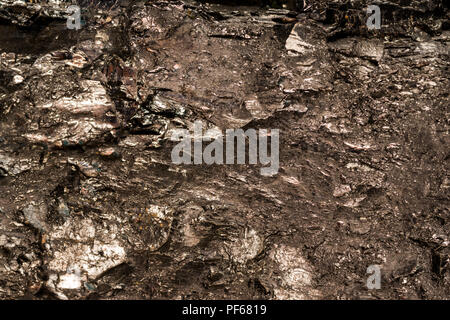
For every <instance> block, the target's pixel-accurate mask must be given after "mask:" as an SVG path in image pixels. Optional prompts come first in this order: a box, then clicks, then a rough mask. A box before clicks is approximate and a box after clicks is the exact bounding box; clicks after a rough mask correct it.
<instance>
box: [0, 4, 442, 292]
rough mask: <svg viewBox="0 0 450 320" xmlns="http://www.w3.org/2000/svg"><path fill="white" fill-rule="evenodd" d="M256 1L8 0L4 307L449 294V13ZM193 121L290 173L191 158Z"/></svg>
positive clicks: (1, 10)
mask: <svg viewBox="0 0 450 320" xmlns="http://www.w3.org/2000/svg"><path fill="white" fill-rule="evenodd" d="M19 2H20V1H19ZM69 2H70V1H69ZM74 2H75V1H74ZM215 2H220V1H215ZM255 2H256V1H248V2H246V1H243V2H242V3H241V4H242V5H241V6H225V5H223V4H220V3H215V4H206V3H204V2H203V1H202V3H198V2H193V1H181V0H173V1H156V0H155V1H143V0H142V1H141V0H137V1H117V2H116V1H111V2H108V1H106V2H102V3H101V4H96V3H95V2H94V1H82V3H81V4H82V8H83V20H84V24H83V27H82V28H81V29H80V30H78V31H77V30H67V29H66V23H65V20H64V19H65V16H64V15H62V16H61V15H58V14H49V12H50V11H48V10H47V9H46V10H47V11H46V10H42V11H40V14H39V17H40V18H37V16H36V12H35V11H33V10H37V9H36V8H37V6H38V5H39V4H33V5H29V4H21V5H20V10H18V9H17V10H16V9H14V10H13V9H12V6H13V4H12V1H0V18H1V20H2V21H1V23H2V24H0V40H1V42H0V195H1V196H0V298H1V299H15V298H23V297H26V298H32V299H52V298H58V299H86V298H92V299H95V298H98V299H156V298H158V299H160V298H164V299H180V298H199V299H223V298H225V299H226V298H233V299H235V298H242V299H259V298H263V299H380V298H383V299H398V298H401V299H417V298H419V299H448V298H449V297H450V291H449V289H450V272H449V269H450V264H449V254H450V252H449V230H450V228H449V197H448V195H449V193H448V189H449V185H450V183H449V181H450V180H449V171H448V145H449V136H448V129H449V126H448V119H449V118H448V115H449V109H448V106H449V98H448V88H449V77H448V76H449V72H448V69H449V40H450V38H449V35H450V32H449V28H448V27H449V23H448V18H449V11H448V6H447V5H444V1H426V0H421V1H410V2H409V4H408V5H405V4H404V1H394V0H393V1H352V2H347V1H340V0H339V1H312V0H311V1H309V0H306V1H305V2H303V1H301V2H302V3H300V1H298V2H297V3H295V2H290V6H289V9H291V10H293V9H295V10H298V11H297V12H294V11H290V10H288V9H286V8H284V9H283V8H278V9H276V8H267V7H262V8H261V7H258V6H255V5H256V3H255ZM281 2H282V1H274V2H273V3H275V5H276V6H278V5H280V4H281ZM228 3H229V2H228ZM304 4H306V6H304ZM368 4H378V5H379V6H380V7H381V10H382V14H383V23H382V29H381V30H374V31H369V30H368V29H367V27H366V26H365V20H366V18H367V15H366V13H365V8H366V7H367V5H368ZM65 5H66V4H55V3H50V4H49V6H50V8H53V9H54V10H53V11H51V12H62V11H58V10H63V9H61V6H65ZM250 5H254V6H250ZM15 6H18V5H17V4H16V5H15ZM17 25H20V27H18V26H17ZM23 26H26V27H25V28H24V27H23ZM195 120H202V121H203V122H205V123H207V124H208V127H209V128H218V129H221V130H224V129H227V128H244V129H247V128H255V129H266V128H269V129H270V128H279V129H280V130H281V140H280V170H279V173H278V174H277V175H274V176H272V177H263V176H261V175H260V170H259V169H260V166H259V165H223V166H221V165H212V166H207V165H175V164H173V163H172V162H171V158H170V154H171V150H172V147H173V146H174V142H172V141H171V140H170V137H169V133H170V131H171V130H172V129H176V128H192V125H193V122H194V121H195ZM369 265H380V266H381V268H382V270H381V271H382V288H381V289H380V290H368V289H367V287H366V279H367V277H368V276H369V275H368V274H366V270H367V267H368V266H369Z"/></svg>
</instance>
